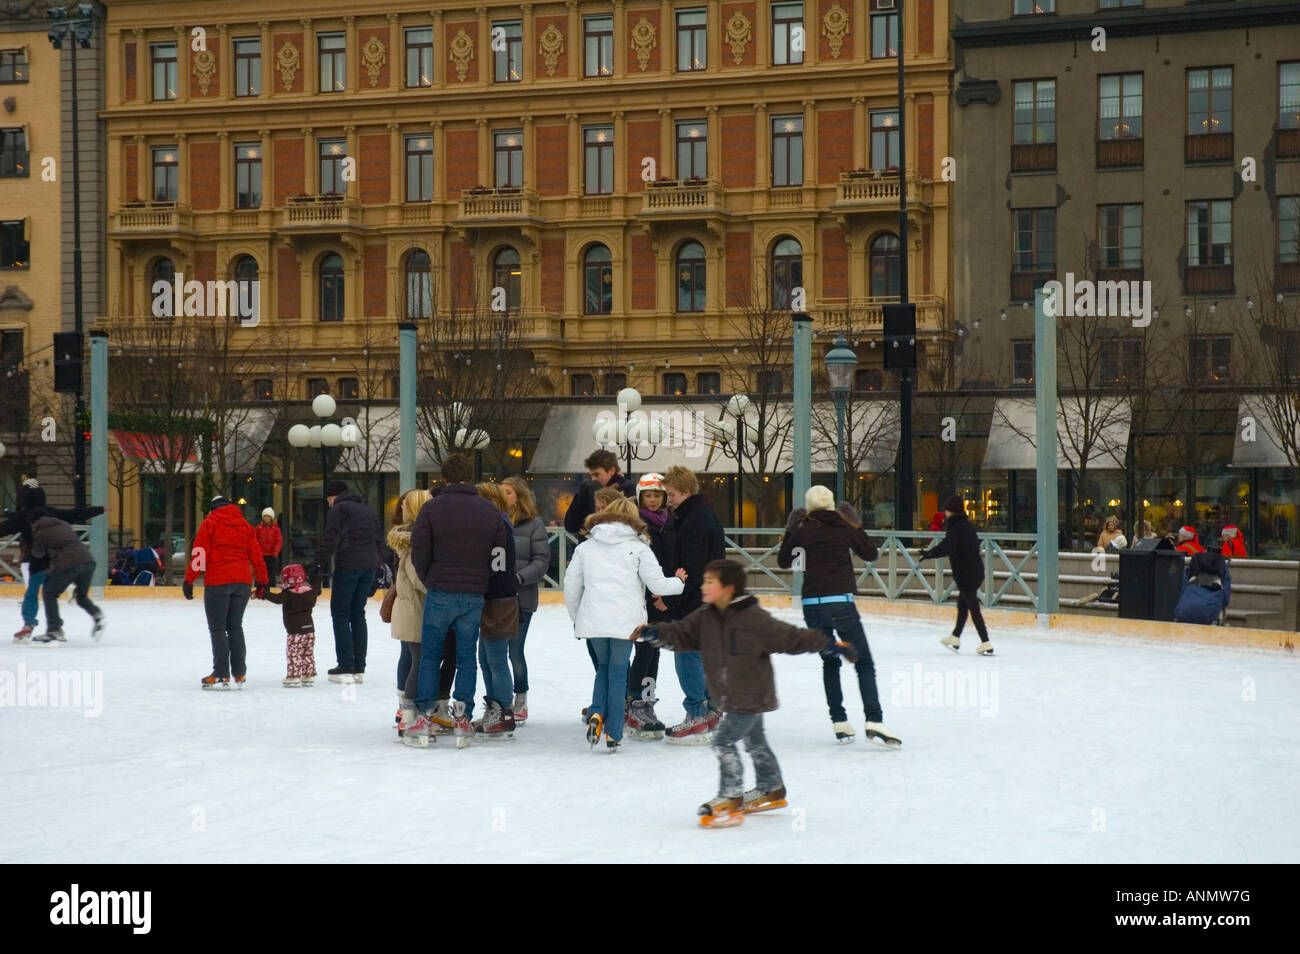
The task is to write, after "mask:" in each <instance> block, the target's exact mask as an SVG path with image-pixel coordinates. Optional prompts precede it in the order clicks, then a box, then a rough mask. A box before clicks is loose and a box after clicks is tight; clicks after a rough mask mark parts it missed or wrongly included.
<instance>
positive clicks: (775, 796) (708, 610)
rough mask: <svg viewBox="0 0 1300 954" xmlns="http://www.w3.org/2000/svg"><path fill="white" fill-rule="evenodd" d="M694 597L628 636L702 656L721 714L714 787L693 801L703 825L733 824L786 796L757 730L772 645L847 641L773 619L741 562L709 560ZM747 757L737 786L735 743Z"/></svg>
mask: <svg viewBox="0 0 1300 954" xmlns="http://www.w3.org/2000/svg"><path fill="white" fill-rule="evenodd" d="M700 599H701V600H702V605H701V606H700V608H699V609H697V610H695V611H694V612H693V613H691V614H690V615H689V616H687V617H685V618H684V619H682V620H681V621H680V622H676V623H658V624H655V625H650V626H638V627H637V628H636V629H635V630H633V632H632V635H631V638H632V639H639V640H643V641H646V642H649V643H650V644H651V645H658V646H666V647H668V648H669V649H672V650H676V651H678V652H698V653H699V654H700V656H701V657H702V659H703V661H704V673H705V676H706V678H707V679H708V682H709V696H710V698H712V699H713V700H714V701H715V702H716V703H717V704H718V706H719V707H720V708H721V709H722V711H723V713H724V715H723V716H722V720H721V722H719V724H718V727H717V729H716V730H715V731H714V733H713V751H714V754H716V755H717V757H718V769H719V775H720V779H719V781H718V795H717V797H716V798H713V799H711V800H709V801H707V802H705V803H704V804H703V805H701V806H700V808H699V816H700V824H701V825H703V826H705V827H706V828H707V827H712V826H714V825H718V826H727V825H734V824H739V823H740V822H741V821H743V820H744V814H745V813H747V812H765V811H770V810H771V809H774V808H783V807H784V806H785V804H786V792H785V782H784V781H783V780H782V779H781V767H780V766H779V765H778V764H777V761H776V756H775V755H773V754H772V750H771V749H770V748H769V747H768V744H767V739H766V737H765V736H764V734H763V713H765V712H774V711H775V710H776V708H777V699H776V678H775V677H774V676H773V674H772V661H771V658H770V657H771V655H772V654H773V653H791V654H795V653H818V652H827V651H833V652H837V653H849V652H851V649H850V647H849V646H848V645H847V644H844V643H836V642H834V641H833V640H831V639H828V638H827V636H826V634H825V633H823V632H822V631H821V630H818V629H800V628H799V627H798V626H791V625H790V624H789V623H783V622H781V621H780V620H778V619H774V618H773V617H772V616H771V615H770V614H769V613H768V612H767V611H766V610H765V609H763V607H761V606H759V605H758V600H757V599H756V598H755V597H754V596H752V595H750V594H748V593H746V592H745V570H744V568H743V567H741V565H740V564H739V563H735V562H734V561H732V560H714V561H713V562H711V563H710V564H709V565H708V566H706V567H705V568H704V573H703V580H702V582H701V584H700ZM737 742H744V743H745V751H747V752H748V753H749V757H750V758H751V759H753V761H754V774H755V776H756V784H755V787H754V788H752V789H750V790H749V791H745V767H744V765H743V763H742V762H741V761H740V753H739V751H737V749H736V743H737Z"/></svg>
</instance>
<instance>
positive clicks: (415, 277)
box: [406, 248, 433, 318]
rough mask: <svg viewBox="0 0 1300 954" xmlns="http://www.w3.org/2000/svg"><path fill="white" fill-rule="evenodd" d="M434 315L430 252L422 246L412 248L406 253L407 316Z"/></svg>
mask: <svg viewBox="0 0 1300 954" xmlns="http://www.w3.org/2000/svg"><path fill="white" fill-rule="evenodd" d="M432 315H433V284H432V282H431V279H430V262H429V253H428V252H426V251H425V250H424V249H421V248H416V249H412V250H411V251H410V252H408V253H407V254H406V317H407V318H429V317H431V316H432Z"/></svg>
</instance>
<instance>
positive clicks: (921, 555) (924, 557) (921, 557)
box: [916, 550, 930, 560]
mask: <svg viewBox="0 0 1300 954" xmlns="http://www.w3.org/2000/svg"><path fill="white" fill-rule="evenodd" d="M916 558H917V559H918V560H928V559H930V551H929V550H922V551H920V552H919V553H918V554H917V555H916Z"/></svg>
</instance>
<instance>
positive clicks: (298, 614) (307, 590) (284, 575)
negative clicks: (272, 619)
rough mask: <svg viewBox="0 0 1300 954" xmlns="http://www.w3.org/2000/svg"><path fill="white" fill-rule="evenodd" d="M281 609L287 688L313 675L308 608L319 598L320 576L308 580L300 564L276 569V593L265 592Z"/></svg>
mask: <svg viewBox="0 0 1300 954" xmlns="http://www.w3.org/2000/svg"><path fill="white" fill-rule="evenodd" d="M266 598H267V599H268V600H270V601H271V602H272V603H278V604H279V605H280V606H281V607H282V608H283V614H284V631H285V642H286V647H285V657H286V659H287V660H288V667H287V672H286V674H285V677H284V680H283V683H282V684H283V685H284V686H285V688H287V689H292V688H296V687H298V686H310V685H311V684H312V680H314V679H315V678H316V624H315V623H313V622H312V618H311V611H312V609H313V608H314V607H315V606H316V600H317V599H319V598H320V578H319V577H317V578H316V579H314V580H311V581H310V582H309V581H308V580H307V571H306V570H305V569H303V567H302V564H300V563H291V564H289V565H288V566H286V567H285V568H284V569H283V570H281V571H280V592H279V593H271V592H268V593H267V594H266Z"/></svg>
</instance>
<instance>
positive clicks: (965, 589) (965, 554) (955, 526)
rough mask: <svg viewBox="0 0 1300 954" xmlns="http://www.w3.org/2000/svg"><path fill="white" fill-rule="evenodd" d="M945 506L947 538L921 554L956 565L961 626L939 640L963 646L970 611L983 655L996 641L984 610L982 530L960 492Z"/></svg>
mask: <svg viewBox="0 0 1300 954" xmlns="http://www.w3.org/2000/svg"><path fill="white" fill-rule="evenodd" d="M943 509H944V510H945V511H946V512H947V514H948V519H947V520H946V521H944V525H943V526H944V536H943V539H942V540H940V541H939V542H938V543H936V544H935V545H934V546H932V547H930V548H929V549H928V550H925V551H923V552H922V553H921V555H920V556H919V557H918V559H921V560H929V559H931V558H933V557H947V558H948V562H949V563H950V564H951V566H952V579H953V582H954V583H956V584H957V626H956V627H955V628H954V629H953V631H952V635H951V636H945V637H944V638H943V639H941V640H939V642H941V643H943V644H944V645H945V646H947V647H948V648H949V649H951V650H952V651H953V652H957V651H958V650H959V649H961V631H962V629H963V628H964V627H965V626H966V614H967V613H969V614H970V617H971V619H972V620H973V621H974V623H975V631H976V632H977V633H979V634H980V645H979V649H977V650H975V651H976V652H977V653H979V654H980V655H981V656H992V655H993V644H992V643H991V642H989V631H988V627H987V626H985V625H984V615H983V614H982V613H981V612H980V584H981V583H983V582H984V562H983V560H981V559H980V538H979V534H978V533H976V531H975V525H974V524H973V523H971V522H970V518H968V517H967V516H966V504H965V501H963V500H962V499H961V497H959V496H957V495H956V494H954V495H953V496H951V497H949V498H948V499H947V501H946V502H945V503H944V505H943Z"/></svg>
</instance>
